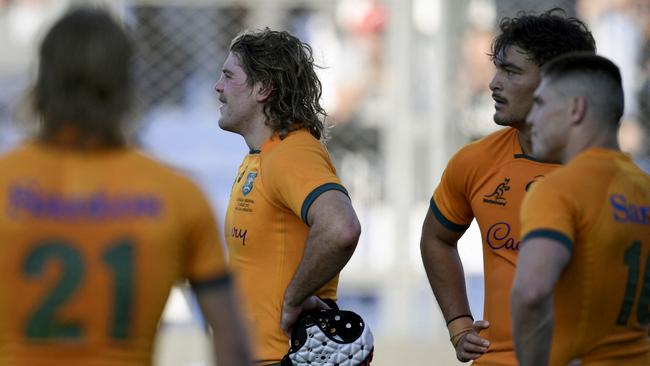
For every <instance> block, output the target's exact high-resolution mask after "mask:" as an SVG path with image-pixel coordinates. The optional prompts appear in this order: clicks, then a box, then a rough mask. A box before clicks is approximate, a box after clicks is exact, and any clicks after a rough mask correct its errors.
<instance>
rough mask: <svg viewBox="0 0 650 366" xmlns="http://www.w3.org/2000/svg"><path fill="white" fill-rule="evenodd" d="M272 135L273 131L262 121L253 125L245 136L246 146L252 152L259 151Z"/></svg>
mask: <svg viewBox="0 0 650 366" xmlns="http://www.w3.org/2000/svg"><path fill="white" fill-rule="evenodd" d="M272 135H273V130H272V129H271V127H269V126H267V125H266V123H264V120H262V119H260V120H259V121H255V122H254V123H251V124H250V128H249V130H248V131H246V133H244V134H243V136H244V140H245V141H246V145H248V148H249V149H250V150H251V151H254V150H255V151H259V150H260V148H261V147H262V144H263V143H264V142H265V141H266V140H268V139H269V138H271V136H272Z"/></svg>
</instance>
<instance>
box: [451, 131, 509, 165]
mask: <svg viewBox="0 0 650 366" xmlns="http://www.w3.org/2000/svg"><path fill="white" fill-rule="evenodd" d="M516 139H517V130H516V129H514V128H511V127H506V128H503V129H501V130H498V131H496V132H493V133H491V134H489V135H487V136H485V137H483V138H481V139H478V140H476V141H473V142H470V143H468V144H467V145H465V146H463V147H462V148H460V149H459V150H458V151H457V152H456V153H455V154H454V155H453V156H452V158H451V159H450V161H449V164H451V165H456V166H459V167H462V168H470V167H481V166H483V167H488V166H494V165H495V164H498V162H499V161H501V160H503V159H504V158H506V157H512V156H514V155H513V146H514V144H515V143H516Z"/></svg>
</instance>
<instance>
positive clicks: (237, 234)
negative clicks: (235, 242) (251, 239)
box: [230, 226, 248, 246]
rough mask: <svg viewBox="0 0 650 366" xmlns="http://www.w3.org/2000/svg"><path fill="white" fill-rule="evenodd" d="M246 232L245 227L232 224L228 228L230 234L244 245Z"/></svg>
mask: <svg viewBox="0 0 650 366" xmlns="http://www.w3.org/2000/svg"><path fill="white" fill-rule="evenodd" d="M246 234H248V230H247V229H238V228H236V227H234V226H233V227H232V229H231V230H230V236H231V237H233V238H235V239H241V244H242V245H244V246H245V245H246Z"/></svg>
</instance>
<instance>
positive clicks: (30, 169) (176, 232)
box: [0, 143, 223, 366]
mask: <svg viewBox="0 0 650 366" xmlns="http://www.w3.org/2000/svg"><path fill="white" fill-rule="evenodd" d="M0 207H1V211H0V243H2V244H1V246H0V364H1V365H11V366H14V365H30V366H39V365H106V366H109V365H149V364H151V351H152V344H153V338H154V336H155V333H156V328H157V324H158V320H159V318H160V315H161V313H162V310H163V307H164V305H165V302H166V300H167V296H168V294H169V291H170V288H171V286H172V285H173V284H174V282H175V281H177V280H178V279H180V278H183V277H186V278H187V277H190V278H192V277H194V278H197V277H201V276H202V275H206V276H207V275H217V274H219V273H218V272H219V271H223V267H222V266H218V265H217V266H214V268H212V267H211V268H207V267H206V268H197V267H196V266H194V267H192V263H193V262H192V260H193V257H195V256H199V255H206V254H210V255H215V261H216V262H213V263H217V264H220V263H222V262H223V257H222V255H221V252H220V250H219V248H218V242H216V243H214V244H215V250H216V251H215V252H214V253H213V252H210V253H206V252H203V253H197V252H192V247H191V246H190V244H188V243H191V242H193V241H196V240H201V239H206V238H197V237H194V236H196V232H195V231H194V229H195V228H194V227H193V226H202V225H204V226H207V227H208V228H209V229H208V230H207V232H209V234H210V235H208V236H209V238H210V239H215V240H217V234H216V230H212V229H211V228H210V226H209V225H210V221H212V220H213V217H212V216H211V213H210V210H209V208H207V203H206V202H205V200H204V199H203V196H202V195H201V193H200V192H199V190H198V189H196V187H195V186H194V185H193V184H191V183H190V182H189V181H188V180H186V179H184V178H182V177H181V176H180V175H177V174H175V173H174V172H173V171H171V170H170V169H167V168H166V167H164V166H162V165H161V164H159V163H156V162H155V161H154V160H152V159H150V158H147V157H146V156H144V155H143V154H141V153H139V152H138V151H136V150H134V149H127V148H123V149H113V150H106V151H99V152H90V153H82V152H75V151H73V150H71V149H69V150H68V149H61V148H54V147H46V146H45V145H40V144H36V143H29V144H26V145H24V146H22V147H19V148H18V149H16V150H14V151H12V152H10V153H9V154H7V155H5V156H3V157H2V158H0ZM206 212H207V214H206ZM199 215H202V216H206V217H205V218H204V219H203V221H200V220H199V221H197V220H195V218H196V217H197V216H199ZM212 224H213V222H212ZM212 226H214V225H212ZM203 231H205V230H203Z"/></svg>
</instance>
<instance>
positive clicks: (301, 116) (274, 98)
mask: <svg viewBox="0 0 650 366" xmlns="http://www.w3.org/2000/svg"><path fill="white" fill-rule="evenodd" d="M230 52H232V53H233V54H234V55H235V56H236V57H237V58H238V61H239V64H240V66H241V67H242V69H243V70H244V72H245V73H246V80H247V83H248V85H249V86H252V85H254V84H255V83H257V82H260V83H262V85H263V86H264V87H265V88H269V89H270V90H271V93H270V96H269V98H268V100H267V102H266V104H265V105H264V115H265V116H266V117H267V118H266V124H267V125H268V126H270V127H271V128H272V129H273V131H274V132H275V133H277V134H278V135H279V136H280V138H281V139H283V138H285V137H286V136H287V134H289V132H291V131H294V130H297V129H300V128H305V129H307V130H308V131H309V132H310V133H311V134H312V135H313V136H314V137H315V138H317V139H319V140H324V139H325V127H324V121H325V118H326V117H327V113H326V112H325V110H324V109H323V107H321V105H320V98H321V94H322V85H321V82H320V80H319V79H318V76H317V75H316V72H315V69H316V68H317V67H319V66H317V65H316V64H315V63H314V57H313V52H312V49H311V47H310V46H309V45H308V44H307V43H304V42H302V41H301V40H300V39H298V38H297V37H295V36H293V35H291V34H290V33H289V32H286V31H273V30H270V29H269V28H265V29H263V30H258V31H246V32H243V33H241V34H239V35H238V36H237V37H235V39H233V41H232V43H231V44H230Z"/></svg>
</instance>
